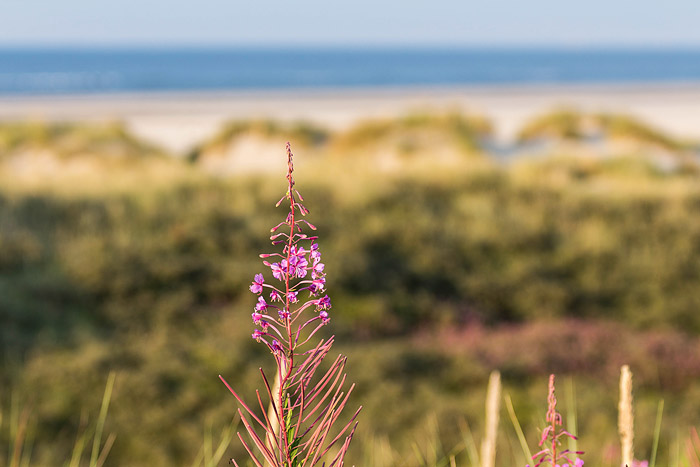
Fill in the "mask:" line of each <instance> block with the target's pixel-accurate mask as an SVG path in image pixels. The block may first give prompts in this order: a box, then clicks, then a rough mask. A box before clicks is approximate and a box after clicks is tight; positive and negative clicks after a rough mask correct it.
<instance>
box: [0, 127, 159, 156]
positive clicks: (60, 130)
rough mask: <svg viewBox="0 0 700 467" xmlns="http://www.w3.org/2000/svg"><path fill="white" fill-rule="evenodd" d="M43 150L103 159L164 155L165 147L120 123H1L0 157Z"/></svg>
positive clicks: (61, 154)
mask: <svg viewBox="0 0 700 467" xmlns="http://www.w3.org/2000/svg"><path fill="white" fill-rule="evenodd" d="M40 149H46V150H50V151H51V153H52V154H54V155H56V156H58V157H60V158H64V159H66V158H72V157H76V156H92V157H96V156H99V158H100V159H101V160H102V161H109V160H115V159H116V160H123V159H132V160H133V159H140V158H144V157H152V156H163V155H164V153H163V151H162V150H160V149H158V148H156V147H155V146H153V145H151V144H148V143H145V142H143V141H141V140H139V139H138V138H136V137H134V136H133V135H131V134H130V133H129V132H128V131H127V130H126V129H125V128H124V126H123V125H122V124H120V123H109V124H92V125H80V124H75V123H41V122H35V123H2V124H0V158H6V157H8V156H11V155H16V154H18V153H21V152H23V151H28V150H40Z"/></svg>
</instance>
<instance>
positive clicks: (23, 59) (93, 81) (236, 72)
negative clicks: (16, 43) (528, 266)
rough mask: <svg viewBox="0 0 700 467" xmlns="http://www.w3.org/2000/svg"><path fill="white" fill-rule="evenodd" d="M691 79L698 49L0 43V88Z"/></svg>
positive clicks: (699, 76) (39, 91) (71, 90)
mask: <svg viewBox="0 0 700 467" xmlns="http://www.w3.org/2000/svg"><path fill="white" fill-rule="evenodd" d="M626 83H632V84H645V83H693V84H694V83H700V49H629V50H625V49H604V48H599V49H514V48H512V49H506V48H498V49H494V48H470V49H457V48H445V49H398V48H397V49H388V48H384V49H369V48H367V49H350V48H338V49H329V48H325V49H323V48H317V49H312V48H130V49H126V48H68V47H66V48H0V95H2V96H15V95H68V94H70V95H75V94H78V95H80V94H111V93H134V92H189V91H249V90H251V91H254V90H270V89H275V90H298V89H312V90H316V89H319V90H334V89H341V90H342V89H352V88H389V87H431V88H434V87H441V86H442V87H451V86H470V85H474V86H483V85H511V86H512V85H522V84H543V85H548V84H626Z"/></svg>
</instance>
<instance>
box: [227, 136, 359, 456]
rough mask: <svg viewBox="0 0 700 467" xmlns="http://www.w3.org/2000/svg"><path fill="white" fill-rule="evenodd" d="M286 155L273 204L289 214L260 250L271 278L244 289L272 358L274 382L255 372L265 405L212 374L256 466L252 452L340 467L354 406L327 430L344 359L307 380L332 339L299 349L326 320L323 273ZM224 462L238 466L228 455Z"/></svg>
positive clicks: (334, 417) (336, 413) (342, 401)
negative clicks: (228, 398) (230, 399)
mask: <svg viewBox="0 0 700 467" xmlns="http://www.w3.org/2000/svg"><path fill="white" fill-rule="evenodd" d="M287 156H288V171H287V193H286V194H285V195H284V196H283V197H282V199H280V201H279V202H278V203H277V206H279V205H280V204H282V203H283V202H284V201H285V200H286V201H287V202H288V203H289V212H288V213H287V215H286V219H285V220H284V221H282V222H280V223H279V224H277V225H276V226H275V227H273V228H272V229H271V232H272V235H271V237H270V239H271V240H272V244H273V245H279V246H281V247H282V249H281V251H280V252H274V253H266V254H262V255H260V257H261V258H264V261H263V264H264V265H265V266H267V267H269V268H270V272H271V275H272V277H273V279H274V281H273V282H267V281H266V280H265V276H264V275H263V274H255V277H254V279H253V283H252V284H251V286H250V291H251V292H252V293H254V294H256V295H257V296H258V299H257V303H256V305H255V309H254V311H253V314H252V318H253V323H254V324H255V325H256V326H257V328H256V329H255V331H254V332H253V338H254V339H255V340H257V341H258V342H260V343H262V344H264V345H265V346H267V348H268V349H269V350H270V353H271V354H272V356H273V357H274V359H275V363H276V374H275V378H276V379H275V382H274V384H271V383H270V380H269V379H268V377H267V375H266V374H265V372H264V371H263V370H262V369H261V370H260V372H261V374H262V379H263V383H264V387H265V390H264V393H265V396H266V398H267V400H268V403H269V410H268V408H267V407H266V406H265V403H264V402H263V398H262V397H261V395H260V391H256V394H257V403H258V406H259V409H260V411H258V410H257V409H252V408H250V407H249V406H248V405H246V404H245V402H244V401H243V400H242V399H241V397H240V396H239V395H238V393H237V392H236V391H234V390H233V389H232V388H231V386H230V385H229V384H228V383H227V382H226V381H225V380H224V378H223V377H221V376H219V377H220V378H221V380H222V381H223V382H224V384H225V385H226V387H227V388H228V389H229V390H230V391H231V393H232V394H233V395H234V396H235V397H236V399H237V400H238V402H239V403H240V404H241V406H242V407H243V410H241V409H239V410H238V412H239V414H240V416H241V420H242V421H243V425H244V426H245V428H246V431H247V433H248V436H249V438H250V439H251V440H252V444H254V445H255V449H253V447H252V446H251V445H250V444H249V443H248V442H246V440H245V439H244V437H243V436H242V435H241V433H238V437H239V438H240V440H241V442H242V443H243V446H244V447H245V449H246V451H247V452H248V454H249V455H250V457H251V459H252V460H253V462H254V463H255V465H256V466H258V467H262V466H263V462H262V461H261V460H259V459H258V456H261V457H262V458H263V459H264V462H265V463H266V464H267V465H271V466H274V467H277V466H280V467H281V466H284V467H291V466H313V465H317V464H318V463H319V462H322V463H323V465H324V466H328V467H331V466H335V465H337V466H342V465H343V459H344V457H345V454H346V452H347V449H348V447H349V445H350V441H351V440H352V437H353V434H354V432H355V428H356V427H357V422H356V421H355V420H356V418H357V415H358V414H359V412H360V410H361V409H362V407H360V408H359V409H358V410H357V411H356V412H355V413H354V415H353V416H352V417H350V420H349V421H348V422H346V423H345V424H344V425H343V426H342V427H341V428H340V429H339V430H334V429H333V427H334V425H335V424H336V422H337V421H338V420H339V418H340V415H341V412H342V411H343V409H344V407H345V405H346V403H347V401H348V398H349V396H350V393H352V390H353V388H354V384H353V385H352V386H350V388H349V389H347V391H345V390H344V389H343V386H344V385H345V380H346V375H345V373H344V367H345V362H346V358H345V357H344V356H338V357H337V358H336V359H335V360H334V361H333V363H332V364H331V365H330V367H329V368H328V369H327V370H326V371H325V372H323V374H322V375H321V376H320V377H315V374H316V371H317V370H318V369H319V367H320V366H321V364H322V362H323V360H324V358H325V357H326V356H327V355H328V352H329V351H330V349H331V346H332V345H333V337H330V338H329V339H328V340H323V339H321V340H320V341H319V342H318V343H317V344H315V345H314V346H312V347H311V348H308V349H306V350H304V349H305V348H306V346H307V344H308V343H309V342H310V341H311V339H312V338H313V336H314V335H315V334H316V333H317V332H318V331H319V330H320V329H321V328H322V327H323V326H324V325H326V324H327V323H328V321H329V320H330V317H329V314H328V310H330V309H331V300H330V298H329V297H328V295H326V293H325V289H326V279H325V275H326V273H325V266H324V264H323V263H322V262H321V251H320V249H319V245H318V243H317V240H318V237H316V236H313V235H309V234H308V233H306V232H307V231H309V230H312V231H313V230H316V227H314V225H312V224H311V223H309V222H308V221H307V220H305V219H303V217H304V216H306V214H308V212H309V211H308V210H307V209H306V207H304V205H302V204H301V202H302V201H304V198H302V196H301V195H300V194H299V192H298V191H297V190H296V189H295V188H294V177H293V172H294V165H293V160H292V158H293V155H292V151H291V148H290V146H289V143H287ZM336 431H337V432H336ZM346 433H347V434H346ZM343 436H345V438H344V440H343V441H342V442H340V440H341V439H342V438H343ZM231 462H233V464H235V465H236V466H238V464H237V463H236V461H235V460H233V459H231Z"/></svg>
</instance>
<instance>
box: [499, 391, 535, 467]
mask: <svg viewBox="0 0 700 467" xmlns="http://www.w3.org/2000/svg"><path fill="white" fill-rule="evenodd" d="M505 400H506V408H507V409H508V416H509V417H510V421H511V423H512V424H513V428H515V433H516V434H517V435H518V441H520V448H521V449H522V450H523V454H525V456H527V459H528V460H532V452H530V447H529V446H528V445H527V440H526V439H525V435H524V434H523V429H522V428H521V427H520V422H519V421H518V417H517V416H516V415H515V409H514V408H513V401H512V400H511V399H510V394H506V396H505Z"/></svg>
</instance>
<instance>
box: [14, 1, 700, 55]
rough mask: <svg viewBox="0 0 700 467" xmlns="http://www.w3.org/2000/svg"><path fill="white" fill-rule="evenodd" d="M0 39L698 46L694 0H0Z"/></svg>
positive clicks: (699, 5)
mask: <svg viewBox="0 0 700 467" xmlns="http://www.w3.org/2000/svg"><path fill="white" fill-rule="evenodd" d="M0 25H1V27H0V46H11V45H46V44H50V45H64V44H71V45H76V44H80V45H158V46H162V45H232V46H249V45H272V46H276V45H280V44H281V45H289V46H295V45H311V46H334V45H351V46H352V45H357V46H368V45H373V44H378V45H384V46H402V45H407V46H413V45H423V46H442V45H447V46H470V45H472V46H480V45H505V46H512V45H517V46H532V45H547V46H584V47H585V46H602V45H617V46H659V47H664V46H675V45H681V46H691V47H700V0H665V1H662V0H637V1H634V0H585V1H575V0H526V1H523V0H481V1H472V0H461V1H459V0H424V1H418V0H353V1H335V2H334V1H332V0H325V1H322V0H284V1H281V0H270V1H265V0H246V1H241V0H188V1H181V0H170V1H168V0H118V1H107V0H0Z"/></svg>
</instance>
